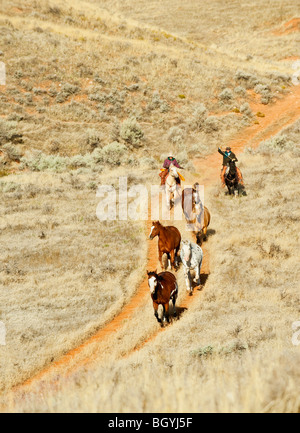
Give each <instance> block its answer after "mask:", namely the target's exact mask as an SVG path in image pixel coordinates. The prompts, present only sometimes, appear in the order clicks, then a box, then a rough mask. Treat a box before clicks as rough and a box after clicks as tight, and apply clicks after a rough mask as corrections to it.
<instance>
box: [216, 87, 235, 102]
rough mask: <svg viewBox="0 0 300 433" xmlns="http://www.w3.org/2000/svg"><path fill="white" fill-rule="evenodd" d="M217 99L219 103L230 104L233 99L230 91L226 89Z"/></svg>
mask: <svg viewBox="0 0 300 433" xmlns="http://www.w3.org/2000/svg"><path fill="white" fill-rule="evenodd" d="M219 98H220V99H221V101H224V102H230V101H231V100H232V99H233V93H232V90H231V89H228V88H226V89H224V90H222V92H221V93H220V94H219Z"/></svg>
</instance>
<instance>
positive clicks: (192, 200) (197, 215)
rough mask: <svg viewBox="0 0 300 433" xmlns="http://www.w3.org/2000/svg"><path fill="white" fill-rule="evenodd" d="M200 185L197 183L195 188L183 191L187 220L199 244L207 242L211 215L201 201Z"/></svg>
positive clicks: (184, 210)
mask: <svg viewBox="0 0 300 433" xmlns="http://www.w3.org/2000/svg"><path fill="white" fill-rule="evenodd" d="M198 187H199V184H198V183H195V184H194V186H193V188H185V189H184V190H183V191H182V196H181V204H182V210H183V213H184V216H185V219H186V221H187V223H188V226H189V227H190V229H191V230H192V231H193V232H194V234H195V235H196V239H197V243H200V242H201V235H203V240H206V235H207V227H208V226H209V223H210V213H209V210H208V209H207V207H206V206H203V203H202V202H201V199H200V193H199V189H198Z"/></svg>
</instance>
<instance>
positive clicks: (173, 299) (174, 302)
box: [172, 282, 178, 317]
mask: <svg viewBox="0 0 300 433" xmlns="http://www.w3.org/2000/svg"><path fill="white" fill-rule="evenodd" d="M177 293H178V284H177V282H175V293H174V294H173V296H172V304H173V317H176V316H177V312H176V306H175V304H176V299H177Z"/></svg>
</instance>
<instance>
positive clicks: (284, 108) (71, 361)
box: [13, 86, 300, 392]
mask: <svg viewBox="0 0 300 433" xmlns="http://www.w3.org/2000/svg"><path fill="white" fill-rule="evenodd" d="M260 111H262V112H264V114H265V117H264V118H262V119H261V121H260V123H259V125H252V126H250V127H247V128H245V129H244V130H243V131H242V132H241V133H239V134H237V135H236V136H235V137H233V138H232V139H231V140H229V141H227V142H225V143H220V145H222V146H223V145H231V147H232V149H233V150H234V152H235V153H239V152H240V151H242V150H243V148H244V147H245V146H246V145H247V146H251V147H253V148H255V147H256V146H257V145H258V144H259V143H260V142H261V141H262V140H266V139H268V138H270V137H271V136H273V135H276V134H277V133H278V132H279V131H281V130H282V129H284V128H286V127H287V126H289V125H290V124H292V123H294V122H295V121H296V120H297V119H298V118H300V86H297V87H294V88H293V91H292V92H291V93H290V94H289V95H288V96H286V97H285V98H284V99H281V100H279V101H277V102H276V104H274V105H272V106H270V107H269V106H263V107H260ZM194 165H195V167H196V169H197V171H198V172H199V175H198V174H197V179H196V180H197V181H198V182H199V183H201V184H204V185H205V186H206V187H207V186H209V185H213V184H214V183H217V182H218V181H219V172H220V167H221V161H220V155H219V154H218V153H214V154H211V155H209V156H208V157H206V158H197V159H195V160H194ZM150 228H151V219H150V218H148V221H147V224H146V229H147V234H148V233H149V231H150ZM202 247H203V250H204V261H203V266H202V270H201V274H202V275H203V274H205V275H208V274H209V254H208V250H207V246H206V245H205V243H204V244H203V245H202ZM156 266H157V243H156V242H150V243H149V245H148V255H147V267H148V269H155V268H156ZM194 293H195V296H199V293H200V294H201V292H199V291H197V290H195V291H194ZM195 296H192V297H190V296H186V297H185V299H184V300H183V301H182V302H181V305H180V308H188V307H189V305H190V304H191V302H193V299H195ZM146 297H147V298H148V282H147V279H146V278H145V279H144V280H143V281H142V283H141V284H140V286H139V288H138V290H137V291H136V293H135V295H133V297H132V298H131V299H130V300H129V302H128V303H127V304H126V305H125V306H124V308H123V309H122V310H121V312H120V313H118V314H117V315H116V316H115V317H114V318H113V319H112V320H111V321H110V322H109V323H108V324H107V325H105V326H104V327H103V328H101V329H100V330H99V331H98V332H97V333H96V334H94V335H93V336H92V337H90V338H88V339H87V340H86V341H85V342H84V343H83V344H81V345H80V346H78V347H76V348H74V349H73V350H71V351H69V352H68V353H67V354H66V355H64V356H62V357H61V358H60V359H58V360H57V361H55V362H53V363H51V364H50V365H48V366H47V367H46V368H44V369H43V370H41V371H40V372H38V373H36V374H34V375H32V376H31V377H30V378H28V379H27V380H25V381H24V382H23V383H21V384H19V385H16V386H15V387H14V388H13V391H23V392H25V391H26V390H27V389H28V388H29V387H30V386H31V385H33V384H38V383H39V382H42V381H45V380H48V379H50V378H51V377H54V375H55V377H63V376H66V375H67V374H71V373H73V372H75V371H76V370H77V369H78V368H79V367H81V366H84V365H87V364H89V363H90V362H91V361H92V360H93V358H94V356H93V357H91V356H89V357H87V358H83V359H80V355H82V353H83V351H84V350H85V349H86V348H87V347H88V346H91V345H92V344H94V343H97V344H98V343H99V344H100V343H103V341H105V340H107V339H109V338H111V337H112V335H113V334H114V333H115V332H116V331H117V330H118V329H120V328H121V327H122V326H123V323H124V321H125V320H126V319H130V317H132V315H133V314H134V312H136V310H137V309H139V308H140V307H141V306H142V305H143V304H144V302H145V300H146ZM164 329H167V328H162V330H164ZM159 332H162V331H161V330H159V331H156V332H154V333H152V335H151V337H149V338H148V339H146V340H144V341H143V342H142V343H141V344H139V345H138V346H136V347H134V348H133V349H132V350H131V351H129V352H127V354H126V356H128V355H129V354H130V353H132V352H133V351H136V350H139V349H140V348H141V347H143V346H144V345H145V344H147V343H149V342H151V341H152V340H153V339H154V338H155V337H156V335H158V333H159ZM77 360H78V362H77ZM97 361H98V359H97Z"/></svg>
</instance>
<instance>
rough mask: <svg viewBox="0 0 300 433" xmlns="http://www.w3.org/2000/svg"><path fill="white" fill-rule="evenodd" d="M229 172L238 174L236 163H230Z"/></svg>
mask: <svg viewBox="0 0 300 433" xmlns="http://www.w3.org/2000/svg"><path fill="white" fill-rule="evenodd" d="M228 164H229V171H230V172H231V173H235V172H236V165H235V162H234V161H229V163H228Z"/></svg>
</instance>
